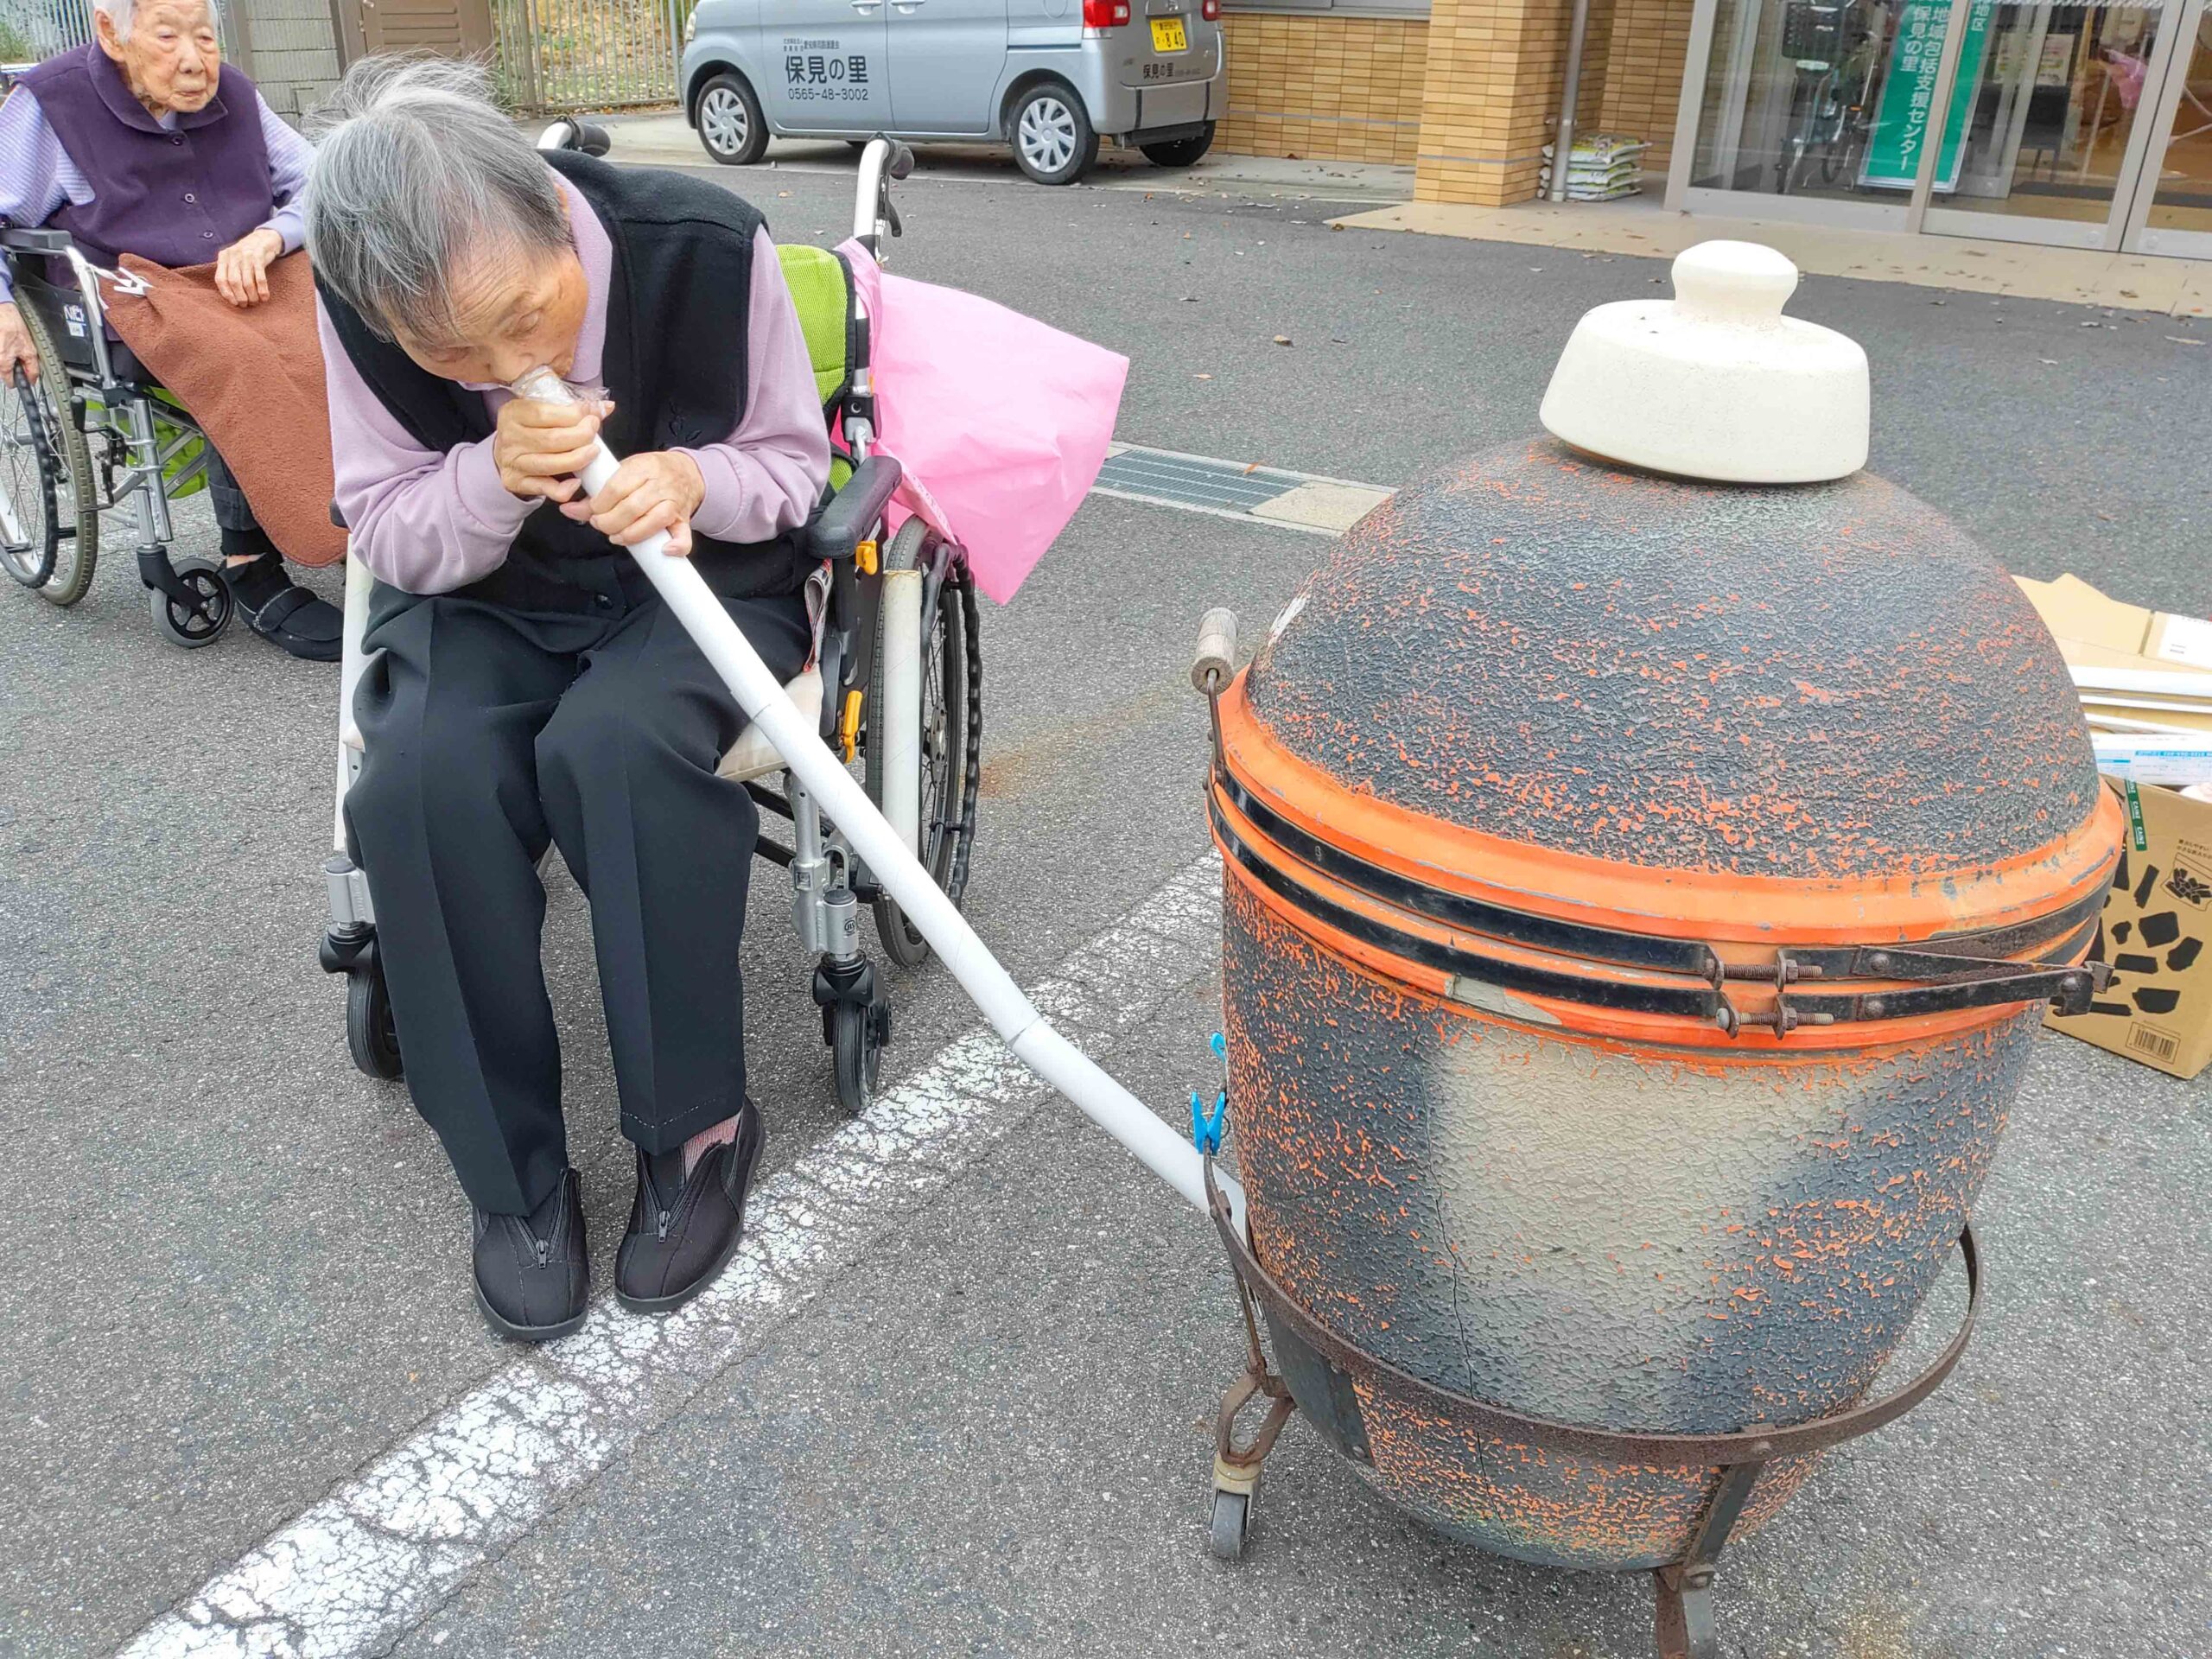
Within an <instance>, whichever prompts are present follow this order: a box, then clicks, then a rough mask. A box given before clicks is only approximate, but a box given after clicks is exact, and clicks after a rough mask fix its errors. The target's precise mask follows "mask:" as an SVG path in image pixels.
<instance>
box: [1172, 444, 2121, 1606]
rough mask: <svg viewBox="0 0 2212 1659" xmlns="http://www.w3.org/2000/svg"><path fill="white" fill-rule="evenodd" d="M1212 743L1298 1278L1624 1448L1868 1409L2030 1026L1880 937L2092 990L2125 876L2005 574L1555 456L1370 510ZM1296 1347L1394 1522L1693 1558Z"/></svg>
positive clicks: (1245, 1064) (1618, 1505) (1250, 1055)
mask: <svg viewBox="0 0 2212 1659" xmlns="http://www.w3.org/2000/svg"><path fill="white" fill-rule="evenodd" d="M1217 713H1218V720H1219V732H1220V736H1219V746H1220V747H1219V754H1218V758H1217V766H1216V769H1215V772H1214V774H1213V778H1212V780H1211V787H1210V790H1209V804H1210V808H1211V815H1212V821H1213V827H1214V833H1215V837H1216V841H1217V845H1218V847H1219V849H1220V852H1221V855H1222V857H1223V861H1224V872H1225V879H1224V906H1223V909H1224V922H1223V928H1224V1006H1225V1014H1226V1020H1227V1035H1228V1039H1229V1053H1230V1112H1231V1122H1232V1126H1233V1128H1234V1131H1235V1134H1236V1141H1237V1146H1238V1156H1239V1161H1240V1166H1241V1171H1242V1174H1243V1180H1244V1183H1245V1188H1246V1192H1247V1194H1248V1197H1249V1215H1250V1228H1251V1236H1252V1240H1253V1243H1254V1247H1255V1251H1256V1254H1257V1255H1258V1257H1259V1259H1260V1260H1261V1262H1263V1263H1264V1264H1265V1265H1266V1266H1267V1268H1268V1270H1269V1271H1270V1273H1271V1274H1273V1275H1274V1277H1275V1278H1276V1279H1277V1280H1278V1281H1280V1282H1281V1284H1282V1285H1283V1286H1284V1287H1286V1288H1287V1291H1288V1292H1289V1294H1290V1295H1291V1296H1292V1297H1293V1298H1294V1300H1296V1301H1297V1302H1298V1303H1300V1305H1301V1306H1303V1307H1304V1308H1305V1309H1306V1311H1307V1312H1309V1313H1312V1314H1313V1315H1314V1316H1315V1317H1316V1319H1318V1320H1319V1322H1320V1323H1321V1324H1322V1325H1324V1326H1325V1327H1327V1328H1328V1329H1329V1330H1331V1331H1332V1332H1335V1333H1336V1334H1338V1336H1340V1337H1342V1338H1345V1339H1347V1340H1348V1341H1349V1342H1351V1344H1355V1345H1356V1346H1357V1348H1359V1349H1362V1350H1364V1351H1366V1352H1367V1353H1368V1354H1370V1355H1372V1356H1374V1357H1376V1358H1379V1359H1382V1360H1384V1361H1387V1362H1388V1363H1389V1365H1391V1366H1393V1367H1395V1368H1396V1369H1397V1370H1402V1371H1403V1372H1406V1373H1408V1374H1410V1375H1411V1376H1414V1377H1415V1378H1419V1379H1421V1380H1422V1381H1423V1382H1426V1383H1429V1384H1431V1385H1433V1386H1434V1387H1436V1388H1440V1389H1446V1390H1448V1391H1450V1392H1452V1393H1456V1394H1459V1395H1465V1396H1469V1397H1471V1398H1472V1399H1475V1400H1478V1401H1481V1402H1485V1403H1489V1404H1493V1405H1496V1406H1499V1407H1503V1408H1507V1409H1509V1410H1511V1411H1514V1412H1518V1413H1521V1414H1524V1415H1527V1416H1532V1417H1539V1418H1545V1419H1550V1420H1553V1421H1561V1422H1566V1423H1570V1424H1577V1425H1583V1426H1587V1427H1593V1428H1602V1429H1611V1430H1617V1431H1625V1432H1641V1433H1727V1432H1731V1431H1735V1430H1739V1429H1744V1428H1747V1427H1753V1426H1756V1425H1789V1424H1797V1423H1803V1422H1807V1421H1813V1420H1815V1419H1818V1418H1821V1417H1823V1416H1826V1415H1828V1414H1834V1413H1835V1412H1837V1411H1839V1410H1841V1409H1844V1408H1847V1407H1849V1406H1850V1405H1851V1404H1852V1403H1853V1402H1856V1401H1858V1400H1859V1399H1860V1398H1861V1397H1862V1396H1863V1395H1866V1392H1867V1390H1868V1388H1869V1385H1870V1383H1872V1382H1873V1380H1874V1378H1875V1376H1876V1373H1877V1372H1878V1370H1880V1368H1881V1367H1882V1365H1883V1363H1884V1362H1885V1359H1887V1358H1888V1357H1889V1356H1890V1354H1891V1351H1892V1350H1893V1349H1894V1348H1895V1347H1896V1346H1897V1343H1898V1341H1899V1339H1900V1338H1902V1337H1903V1336H1904V1332H1905V1329H1906V1326H1907V1325H1908V1324H1909V1323H1910V1321H1911V1319H1912V1317H1913V1314H1914V1312H1915V1310H1916V1309H1917V1308H1918V1307H1919V1306H1920V1304H1921V1301H1922V1299H1923V1296H1924V1295H1925V1294H1926V1293H1927V1291H1928V1290H1929V1286H1930V1285H1931V1283H1932V1282H1933V1281H1934V1280H1935V1278H1936V1275H1937V1274H1939V1272H1940V1271H1941V1270H1942V1266H1943V1264H1944V1262H1945V1261H1946V1259H1947V1257H1948V1255H1949V1253H1950V1251H1951V1249H1952V1246H1953V1244H1954V1242H1955V1240H1956V1239H1957V1237H1958V1236H1959V1232H1960V1230H1961V1226H1962V1224H1964V1223H1965V1222H1966V1220H1967V1215H1968V1212H1969V1211H1971V1210H1972V1208H1973V1206H1974V1198H1975V1195H1976V1193H1978V1192H1980V1188H1981V1184H1982V1181H1983V1179H1984V1177H1985V1176H1986V1174H1987V1173H1988V1170H1989V1166H1990V1160H1991V1158H1992V1157H1993V1155H1994V1154H1995V1151H1996V1147H1997V1139H1998V1135H1999V1131H2000V1130H2002V1129H2003V1128H2004V1126H2005V1115H2006V1112H2007V1109H2009V1107H2010V1104H2011V1103H2012V1098H2013V1096H2014V1094H2015V1091H2016V1090H2018V1086H2019V1083H2020V1078H2021V1074H2022V1072H2023V1071H2024V1069H2025V1067H2026V1065H2027V1063H2028V1057H2029V1053H2030V1051H2031V1048H2032V1046H2033V1045H2034V1043H2035V1041H2036V1035H2037V1028H2038V1027H2039V1026H2040V1024H2041V1020H2042V1015H2043V1009H2044V1001H2045V999H2046V997H2047V996H2048V995H2049V993H2048V988H2042V989H2024V990H2023V991H2022V993H2021V995H2020V996H2019V998H2018V1000H2015V1001H1998V1002H1988V1001H1982V1002H1979V1003H1977V1002H1975V1001H1973V1000H1972V998H1970V997H1962V996H1961V995H1957V994H1956V991H1957V988H1956V987H1955V986H1954V987H1948V988H1947V987H1946V986H1945V985H1943V984H1942V983H1929V982H1927V980H1926V979H1925V978H1924V977H1922V978H1913V977H1906V978H1899V979H1895V980H1891V979H1888V978H1885V976H1883V974H1882V973H1881V972H1880V969H1881V967H1882V965H1883V964H1884V963H1887V962H1891V961H1892V960H1893V958H1891V957H1885V956H1884V955H1883V954H1881V952H1882V950H1883V948H1884V947H1888V948H1889V949H1890V950H1892V951H1897V952H1900V953H1904V952H1911V951H1919V952H1923V953H1940V954H1942V955H1946V956H1967V957H1982V958H1989V959H1999V958H2012V959H2015V960H2017V961H2018V962H2019V963H2022V964H2023V965H2024V969H2029V968H2031V967H2032V966H2034V965H2035V964H2038V963H2039V964H2044V965H2048V964H2051V963H2072V962H2076V961H2079V960H2080V959H2081V958H2082V956H2083V955H2084V954H2085V952H2086V951H2087V950H2088V945H2089V944H2090V942H2091V940H2092V939H2093V938H2094V930H2095V925H2096V912H2097V910H2098V907H2099V905H2100V902H2101V898H2102V895H2103V892H2104V888H2105V886H2106V884H2107V881H2108V880H2109V879H2110V874H2111V868H2112V864H2113V857H2114V855H2115V849H2116V848H2117V846H2118V823H2117V818H2116V812H2115V809H2114V807H2113V804H2112V801H2111V799H2110V797H2109V795H2108V793H2107V791H2104V790H2102V789H2101V788H2100V787H2099V786H2098V782H2097V776H2096V772H2095V770H2094V764H2093V760H2092V756H2091V752H2090V747H2089V742H2088V735H2087V734H2086V732H2085V731H2084V729H2083V727H2082V721H2081V719H2080V716H2079V714H2078V711H2077V709H2076V705H2075V696H2074V691H2073V688H2072V685H2071V683H2070V682H2069V678H2068V674H2067V670H2066V668H2065V665H2064V664H2063V662H2062V661H2061V660H2060V658H2059V656H2058V653H2057V652H2056V648H2055V646H2054V645H2052V643H2051V641H2050V638H2049V637H2048V635H2047V634H2046V633H2045V632H2044V628H2043V626H2042V625H2041V624H2040V623H2039V622H2038V621H2037V617H2036V615H2035V613H2034V612H2033V611H2032V610H2031V608H2030V607H2029V605H2028V603H2027V601H2026V600H2025V599H2024V597H2023V596H2022V595H2021V594H2020V593H2019V591H2018V589H2017V588H2015V587H2014V585H2013V584H2012V582H2010V581H2009V580H2008V579H2007V578H2006V577H2005V575H2004V573H2003V572H2002V571H2001V570H1999V569H1998V568H1997V566H1996V565H1995V564H1994V563H1993V562H1992V560H1991V559H1990V558H1989V557H1988V556H1986V554H1985V553H1983V552H1982V551H1981V550H1980V549H1978V548H1977V547H1976V546H1975V545H1974V543H1972V542H1971V541H1970V540H1968V539H1967V537H1966V536H1965V535H1963V534H1962V533H1961V531H1958V530H1957V529H1956V528H1955V527H1954V526H1953V525H1951V524H1949V523H1948V522H1947V521H1946V520H1945V519H1944V518H1943V517H1942V515H1941V514H1940V513H1938V512H1936V511H1935V510H1933V509H1932V508H1930V507H1929V505H1927V504H1926V503H1924V502H1922V501H1920V500H1917V499H1915V498H1914V497H1913V496H1911V495H1910V494H1908V493H1905V492H1904V491H1903V490H1900V489H1897V488H1895V487H1892V486H1890V485H1888V484H1885V483H1884V482H1882V481H1880V480H1878V479H1875V478H1872V477H1870V476H1867V475H1866V474H1859V475H1856V476H1853V477H1850V478H1847V479H1844V480H1840V481H1837V482H1833V483H1826V484H1815V485H1811V486H1795V487H1783V488H1777V487H1757V486H1730V485H1723V484H1712V483H1702V482H1693V481H1686V480H1674V479H1669V478H1665V477H1661V476H1657V475H1654V474H1645V473H1639V472H1634V471H1631V470H1629V469H1626V468H1622V467H1612V466H1609V465H1606V464H1604V463H1601V462H1599V461H1593V460H1590V459H1587V458H1586V457H1583V456H1582V455H1580V454H1579V452H1576V451H1573V450H1570V449H1569V448H1567V447H1566V446H1565V445H1563V444H1560V443H1558V442H1554V441H1553V440H1550V439H1543V440H1540V441H1537V442H1532V443H1527V444H1523V445H1520V446H1516V447H1513V448H1507V449H1504V450H1501V451H1499V452H1498V453H1496V454H1489V455H1485V456H1484V457H1482V458H1480V459H1478V460H1475V461H1468V462H1466V463H1465V464H1463V465H1460V466H1459V467H1453V468H1451V469H1449V470H1447V471H1446V472H1443V473H1441V474H1438V475H1435V476H1433V477H1431V478H1429V479H1428V480H1426V481H1425V482H1422V483H1420V484H1418V485H1416V486H1413V487H1411V488H1409V489H1408V490H1406V491H1404V492H1402V493H1401V494H1400V495H1399V496H1398V497H1397V498H1396V499H1395V500H1394V501H1393V502H1391V503H1390V504H1389V505H1385V506H1384V507H1383V508H1382V509H1381V510H1380V511H1379V512H1376V514H1374V515H1373V516H1371V517H1370V518H1368V519H1367V520H1366V521H1365V522H1363V524H1361V525H1359V526H1358V527H1357V528H1356V529H1355V530H1354V531H1352V532H1351V534H1350V535H1349V536H1348V537H1346V538H1345V539H1344V541H1343V542H1342V543H1340V544H1339V547H1338V550H1337V552H1336V555H1335V556H1334V558H1333V560H1332V563H1330V564H1329V565H1328V567H1327V568H1326V569H1324V570H1322V571H1320V572H1319V573H1318V574H1317V575H1315V576H1314V577H1313V579H1312V581H1311V582H1309V583H1308V584H1307V585H1306V588H1305V590H1304V591H1303V592H1302V593H1300V594H1299V596H1298V597H1297V599H1296V600H1295V601H1294V602H1293V603H1292V604H1291V606H1290V607H1289V608H1288V609H1287V611H1286V612H1285V613H1284V614H1283V616H1282V618H1281V620H1279V621H1278V622H1277V623H1276V624H1275V626H1274V631H1273V633H1272V635H1271V636H1270V638H1269V639H1268V641H1267V643H1266V644H1265V645H1264V646H1263V647H1262V649H1261V651H1260V652H1259V653H1258V655H1257V657H1256V658H1255V660H1254V661H1253V663H1252V664H1251V665H1250V667H1249V669H1248V670H1247V671H1245V672H1244V673H1243V675H1242V676H1241V677H1239V678H1238V679H1237V681H1236V683H1235V684H1234V685H1233V686H1232V687H1231V688H1230V690H1229V691H1228V692H1227V693H1226V694H1225V695H1224V696H1222V697H1221V699H1220V701H1219V703H1218V706H1217ZM2023 983H2024V984H2027V983H2028V982H2026V981H2024V982H2023ZM1984 995H1986V992H1985V993H1984ZM1274 1336H1275V1338H1276V1342H1277V1357H1278V1361H1279V1363H1280V1365H1281V1369H1282V1370H1283V1371H1284V1373H1285V1376H1286V1378H1287V1381H1288V1382H1289V1383H1290V1385H1291V1388H1292V1390H1293V1392H1294V1395H1296V1397H1297V1400H1298V1403H1299V1406H1300V1408H1301V1409H1302V1410H1303V1411H1304V1412H1306V1414H1307V1415H1308V1416H1309V1417H1310V1418H1311V1419H1312V1420H1313V1421H1314V1422H1315V1423H1316V1425H1317V1426H1319V1428H1320V1429H1321V1431H1322V1432H1323V1433H1325V1435H1327V1436H1328V1437H1329V1438H1330V1439H1331V1440H1333V1441H1334V1443H1335V1444H1336V1445H1337V1446H1338V1449H1339V1450H1340V1451H1341V1452H1344V1454H1345V1455H1346V1456H1347V1457H1349V1458H1350V1459H1352V1460H1353V1461H1354V1462H1355V1463H1356V1464H1357V1466H1358V1467H1359V1468H1360V1469H1361V1470H1362V1471H1363V1472H1364V1473H1365V1474H1366V1475H1367V1476H1368V1477H1369V1478H1371V1480H1372V1481H1373V1483H1374V1484H1376V1487H1378V1488H1379V1489H1380V1490H1381V1491H1382V1492H1383V1494H1384V1495H1385V1496H1387V1497H1388V1498H1389V1500H1390V1501H1391V1502H1392V1503H1395V1504H1396V1505H1398V1506H1399V1507H1401V1508H1402V1509H1404V1510H1408V1511H1409V1512H1410V1513H1412V1514H1413V1515H1414V1516H1418V1517H1419V1518H1421V1520H1423V1521H1424V1522H1427V1523H1428V1524H1429V1525H1431V1526H1433V1527H1434V1528H1435V1529H1438V1530H1439V1531H1440V1532H1442V1533H1445V1534H1446V1535H1451V1536H1452V1537H1455V1538H1458V1539H1461V1540H1464V1541H1468V1542H1471V1543H1474V1544H1477V1545H1479V1546H1480V1547H1482V1548H1485V1549H1489V1550H1492V1551H1496V1552H1497V1553H1498V1554H1505V1555H1510V1556H1515V1557H1518V1558H1520V1559H1522V1560H1529V1561H1536V1562H1541V1563H1545V1564H1548V1565H1554V1566H1561V1567H1598V1568H1608V1569H1630V1568H1639V1567H1655V1566H1658V1565H1660V1564H1662V1563H1665V1562H1669V1561H1671V1560H1675V1559H1676V1558H1678V1557H1679V1556H1681V1554H1682V1552H1683V1550H1684V1548H1685V1547H1686V1545H1687V1543H1688V1539H1689V1535H1690V1530H1691V1529H1692V1527H1693V1526H1694V1523H1695V1522H1696V1521H1697V1519H1698V1517H1699V1516H1700V1512H1701V1511H1702V1510H1703V1508H1704V1506H1705V1504H1706V1503H1707V1498H1708V1497H1709V1496H1710V1494H1711V1493H1712V1491H1713V1487H1714V1484H1715V1483H1716V1480H1717V1478H1718V1471H1715V1470H1713V1469H1709V1468H1704V1467H1682V1468H1665V1467H1653V1466H1648V1465H1623V1464H1618V1463H1608V1462H1605V1461H1603V1460H1601V1459H1593V1458H1591V1457H1588V1456H1582V1455H1567V1454H1564V1453H1561V1452H1558V1451H1556V1450H1549V1451H1548V1450H1546V1449H1544V1448H1542V1447H1539V1446H1534V1445H1526V1444H1513V1443H1510V1442H1509V1441H1507V1440H1504V1439H1502V1438H1499V1437H1497V1435H1495V1434H1488V1435H1486V1434H1484V1433H1479V1432H1477V1431H1476V1430H1475V1429H1474V1428H1472V1427H1469V1426H1464V1425H1460V1424H1456V1423H1455V1422H1454V1421H1452V1420H1451V1415H1450V1414H1449V1413H1448V1412H1440V1411H1439V1410H1437V1409H1436V1408H1434V1406H1433V1399H1431V1400H1429V1401H1424V1400H1423V1399H1421V1398H1415V1397H1410V1396H1408V1395H1407V1394H1406V1393H1405V1392H1404V1391H1403V1390H1400V1389H1396V1388H1395V1385H1394V1384H1393V1383H1392V1382H1391V1381H1390V1379H1389V1376H1388V1373H1386V1372H1375V1373H1370V1374H1369V1375H1366V1376H1347V1375H1345V1374H1344V1373H1341V1372H1338V1371H1335V1370H1332V1369H1331V1368H1330V1367H1328V1366H1327V1365H1326V1364H1325V1363H1322V1362H1321V1361H1320V1360H1319V1357H1317V1356H1316V1355H1315V1354H1313V1352H1312V1351H1311V1350H1310V1349H1307V1348H1306V1347H1305V1346H1304V1345H1303V1344H1300V1343H1299V1342H1298V1341H1297V1340H1296V1339H1295V1338H1294V1337H1292V1336H1290V1335H1289V1333H1287V1332H1284V1331H1282V1330H1281V1328H1280V1327H1278V1328H1277V1329H1276V1330H1275V1332H1274ZM1808 1468H1809V1459H1798V1460H1797V1462H1796V1466H1790V1465H1787V1464H1777V1465H1774V1466H1773V1467H1772V1468H1771V1469H1770V1471H1769V1473H1768V1476H1767V1478H1765V1479H1764V1481H1763V1482H1762V1483H1761V1484H1760V1485H1759V1486H1758V1490H1757V1491H1756V1494H1755V1495H1754V1497H1753V1499H1752V1503H1751V1509H1750V1510H1749V1511H1747V1513H1746V1515H1745V1524H1751V1523H1756V1522H1758V1521H1759V1520H1761V1519H1764V1517H1765V1516H1769V1515H1771V1514H1772V1513H1773V1511H1774V1510H1776V1509H1777V1508H1778V1507H1779V1506H1780V1505H1781V1503H1783V1501H1785V1499H1786V1498H1787V1497H1788V1495H1789V1492H1790V1491H1792V1490H1794V1488H1795V1487H1796V1485H1797V1484H1800V1482H1802V1479H1803V1478H1804V1475H1805V1474H1806V1473H1807V1472H1808Z"/></svg>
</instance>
